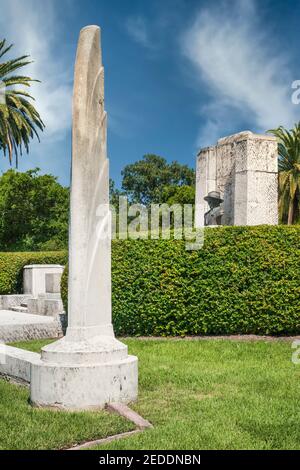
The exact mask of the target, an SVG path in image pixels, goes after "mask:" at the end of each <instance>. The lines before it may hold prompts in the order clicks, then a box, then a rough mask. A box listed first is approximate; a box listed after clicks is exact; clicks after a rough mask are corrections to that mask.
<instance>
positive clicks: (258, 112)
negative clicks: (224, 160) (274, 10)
mask: <svg viewBox="0 0 300 470" xmlns="http://www.w3.org/2000/svg"><path fill="white" fill-rule="evenodd" d="M257 18H259V15H258V11H257V10H256V3H255V2H254V1H252V0H246V1H242V2H241V1H236V0H235V1H233V0H231V1H230V2H223V3H222V4H221V5H220V4H218V9H217V8H215V7H208V8H206V9H203V10H201V11H200V12H199V14H198V16H197V18H196V20H195V21H194V23H193V25H192V26H191V28H189V29H188V30H187V31H185V33H184V36H183V53H184V54H185V56H186V57H187V58H188V59H189V60H190V62H191V63H192V64H193V66H194V69H195V71H196V75H197V78H198V79H199V83H201V86H203V84H204V85H205V86H206V87H207V88H206V89H207V90H208V91H209V92H210V94H211V102H210V104H209V106H208V108H207V109H205V110H202V112H203V114H204V115H206V116H207V124H206V125H205V126H204V128H202V129H201V130H200V134H199V136H198V144H200V145H208V144H213V143H214V142H215V140H216V139H217V138H219V137H222V134H224V129H225V130H226V131H229V132H232V131H235V130H237V131H238V130H242V129H240V128H239V119H240V121H241V122H242V120H245V121H246V122H249V123H251V125H252V126H253V129H251V130H256V131H259V132H265V131H266V130H267V129H269V128H272V127H277V126H278V125H281V124H282V125H284V126H287V127H290V126H293V124H294V123H295V122H296V121H297V120H299V108H297V106H295V105H293V104H292V103H291V84H292V81H293V79H292V78H293V77H292V76H291V74H290V73H289V70H288V65H287V60H286V59H287V57H286V56H283V54H282V55H281V54H278V53H277V50H276V47H275V45H274V43H273V41H272V36H271V35H269V36H268V35H267V25H265V24H261V23H259V20H258V19H257ZM284 52H285V54H286V51H284ZM204 111H205V113H204ZM245 118H246V119H245ZM232 120H233V121H232Z"/></svg>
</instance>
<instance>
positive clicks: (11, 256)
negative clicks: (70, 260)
mask: <svg viewBox="0 0 300 470" xmlns="http://www.w3.org/2000/svg"><path fill="white" fill-rule="evenodd" d="M66 262H67V253H66V252H65V251H53V252H51V251H48V252H36V253H31V252H30V253H26V252H22V253H0V295H1V294H18V293H21V292H22V274H23V267H24V266H26V264H63V265H65V264H66Z"/></svg>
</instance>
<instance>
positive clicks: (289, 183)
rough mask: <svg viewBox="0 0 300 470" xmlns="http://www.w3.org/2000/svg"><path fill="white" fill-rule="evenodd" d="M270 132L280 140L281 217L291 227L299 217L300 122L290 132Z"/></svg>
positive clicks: (281, 127) (282, 128)
mask: <svg viewBox="0 0 300 470" xmlns="http://www.w3.org/2000/svg"><path fill="white" fill-rule="evenodd" d="M268 132H270V133H271V134H273V135H274V136H275V137H277V139H278V154H279V159H278V170H279V216H280V219H281V221H286V220H287V223H288V225H291V224H293V223H295V222H296V220H297V218H298V217H299V203H300V121H299V122H298V124H295V127H294V128H293V129H291V130H289V131H288V130H287V129H285V128H284V127H283V126H280V127H278V128H277V129H271V130H269V131H268Z"/></svg>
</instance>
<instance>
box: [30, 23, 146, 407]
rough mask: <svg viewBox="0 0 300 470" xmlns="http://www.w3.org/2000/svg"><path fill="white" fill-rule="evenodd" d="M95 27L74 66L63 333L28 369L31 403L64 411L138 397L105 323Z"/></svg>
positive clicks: (130, 365)
mask: <svg viewBox="0 0 300 470" xmlns="http://www.w3.org/2000/svg"><path fill="white" fill-rule="evenodd" d="M106 129H107V123H106V112H105V110H104V69H103V66H102V59H101V48H100V28H99V27H98V26H87V27H86V28H83V29H82V30H81V32H80V37H79V42H78V48H77V56H76V63H75V76H74V92H73V130H72V179H71V208H70V237H69V299H68V328H67V332H66V336H65V337H64V338H62V339H61V340H59V341H56V342H55V343H52V344H50V345H48V346H46V347H44V348H43V349H42V354H41V360H40V362H39V363H37V364H32V366H31V401H32V403H34V404H36V405H40V406H57V407H62V408H68V409H88V408H93V407H103V406H104V405H105V404H106V403H109V402H125V403H127V402H130V401H133V400H135V399H136V398H137V378H138V372H137V358H136V357H134V356H129V355H128V353H127V347H126V346H125V345H124V344H123V343H121V342H119V341H118V340H116V338H115V336H114V332H113V327H112V320H111V237H110V226H111V222H110V211H109V167H108V159H107V155H106Z"/></svg>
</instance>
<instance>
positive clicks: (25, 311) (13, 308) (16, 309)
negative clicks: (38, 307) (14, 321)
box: [9, 305, 28, 313]
mask: <svg viewBox="0 0 300 470" xmlns="http://www.w3.org/2000/svg"><path fill="white" fill-rule="evenodd" d="M9 310H12V311H13V312H21V313H27V312H28V308H27V306H26V307H24V306H22V305H19V306H17V307H11V308H10V309H9Z"/></svg>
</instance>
